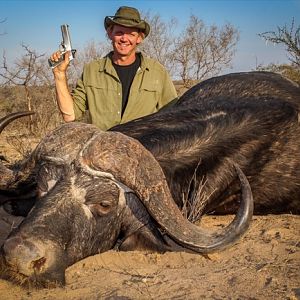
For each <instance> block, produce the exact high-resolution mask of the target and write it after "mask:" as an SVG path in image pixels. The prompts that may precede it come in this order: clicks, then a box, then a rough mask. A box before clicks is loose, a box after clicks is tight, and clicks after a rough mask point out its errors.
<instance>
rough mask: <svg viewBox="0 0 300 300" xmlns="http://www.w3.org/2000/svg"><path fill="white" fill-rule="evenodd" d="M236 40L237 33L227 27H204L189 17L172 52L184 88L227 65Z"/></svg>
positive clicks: (232, 54)
mask: <svg viewBox="0 0 300 300" xmlns="http://www.w3.org/2000/svg"><path fill="white" fill-rule="evenodd" d="M238 40H239V33H238V31H237V30H236V29H235V28H234V27H233V26H232V25H231V24H226V25H224V26H223V27H221V28H218V27H217V26H215V25H212V26H210V27H207V26H206V25H205V24H204V22H203V21H202V20H200V19H199V18H198V17H197V16H194V15H191V16H190V20H189V24H188V25H187V27H186V28H185V29H184V30H183V31H182V33H181V34H180V35H179V37H178V38H177V39H176V40H175V47H174V50H173V53H172V59H173V60H174V62H175V63H176V71H177V74H178V75H179V77H180V78H181V79H182V80H183V84H184V86H185V87H190V86H191V85H193V84H194V83H196V82H199V81H201V80H203V79H205V78H208V77H210V76H213V75H217V74H219V73H220V72H221V71H222V69H223V68H225V67H228V66H230V62H231V60H232V58H233V56H234V53H235V45H236V44H237V42H238Z"/></svg>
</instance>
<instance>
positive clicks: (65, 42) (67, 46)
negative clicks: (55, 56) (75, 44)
mask: <svg viewBox="0 0 300 300" xmlns="http://www.w3.org/2000/svg"><path fill="white" fill-rule="evenodd" d="M60 29H61V34H62V42H61V44H60V45H59V50H60V53H61V57H60V59H59V60H58V61H53V60H51V59H48V63H49V66H50V67H51V68H52V69H53V68H55V67H57V66H58V65H59V64H61V63H62V62H63V61H64V59H65V53H66V52H67V51H71V55H70V61H71V60H73V59H74V57H75V52H76V50H75V49H72V45H71V38H70V33H69V25H67V24H64V25H61V26H60Z"/></svg>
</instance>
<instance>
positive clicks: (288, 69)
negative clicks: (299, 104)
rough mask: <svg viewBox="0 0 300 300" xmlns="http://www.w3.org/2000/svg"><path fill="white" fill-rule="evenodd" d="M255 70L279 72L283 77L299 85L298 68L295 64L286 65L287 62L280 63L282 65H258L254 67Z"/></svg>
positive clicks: (299, 71) (299, 73)
mask: <svg viewBox="0 0 300 300" xmlns="http://www.w3.org/2000/svg"><path fill="white" fill-rule="evenodd" d="M256 70H258V71H268V72H275V73H279V74H281V75H283V76H284V77H286V78H288V79H290V80H292V81H294V82H296V83H298V84H299V85H300V69H299V67H297V66H296V65H288V64H282V65H276V64H269V65H267V66H263V65H259V66H258V67H257V68H256Z"/></svg>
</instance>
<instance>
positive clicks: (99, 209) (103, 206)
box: [88, 200, 114, 216]
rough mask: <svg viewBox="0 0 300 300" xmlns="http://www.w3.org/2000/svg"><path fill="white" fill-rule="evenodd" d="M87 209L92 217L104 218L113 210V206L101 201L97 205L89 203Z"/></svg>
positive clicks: (109, 202) (108, 202)
mask: <svg viewBox="0 0 300 300" xmlns="http://www.w3.org/2000/svg"><path fill="white" fill-rule="evenodd" d="M88 207H89V208H90V210H91V212H92V213H93V214H94V215H99V216H105V215H107V214H108V213H109V212H110V211H111V210H112V209H113V207H114V205H112V203H111V201H107V200H103V201H100V202H99V203H90V204H88Z"/></svg>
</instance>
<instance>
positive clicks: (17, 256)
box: [3, 237, 46, 275]
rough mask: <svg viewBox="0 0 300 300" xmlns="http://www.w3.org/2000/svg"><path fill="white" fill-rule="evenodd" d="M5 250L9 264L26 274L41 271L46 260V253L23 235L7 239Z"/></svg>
mask: <svg viewBox="0 0 300 300" xmlns="http://www.w3.org/2000/svg"><path fill="white" fill-rule="evenodd" d="M3 251H4V257H5V260H6V262H7V263H8V265H9V266H10V267H11V268H12V269H16V270H18V272H20V273H23V274H24V275H32V274H33V273H36V272H40V271H41V269H42V268H43V266H44V265H45V262H46V258H45V255H44V253H42V251H41V250H40V249H39V248H38V247H37V246H36V245H35V244H34V243H32V242H30V241H27V240H25V239H22V238H21V237H13V238H9V239H8V240H6V242H5V243H4V245H3Z"/></svg>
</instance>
